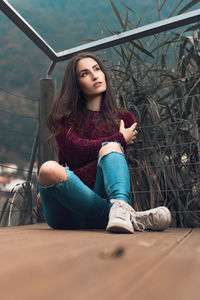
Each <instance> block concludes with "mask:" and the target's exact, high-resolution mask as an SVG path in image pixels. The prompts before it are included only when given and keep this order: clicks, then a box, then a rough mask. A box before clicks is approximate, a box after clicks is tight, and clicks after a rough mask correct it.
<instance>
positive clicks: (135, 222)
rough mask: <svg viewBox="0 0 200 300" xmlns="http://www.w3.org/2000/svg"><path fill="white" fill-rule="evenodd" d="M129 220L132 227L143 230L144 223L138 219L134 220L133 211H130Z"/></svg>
mask: <svg viewBox="0 0 200 300" xmlns="http://www.w3.org/2000/svg"><path fill="white" fill-rule="evenodd" d="M131 222H132V224H133V228H134V229H135V230H137V231H144V230H145V225H144V224H143V223H141V222H139V221H137V220H136V215H135V213H131Z"/></svg>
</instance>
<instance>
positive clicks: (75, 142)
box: [56, 128, 127, 168]
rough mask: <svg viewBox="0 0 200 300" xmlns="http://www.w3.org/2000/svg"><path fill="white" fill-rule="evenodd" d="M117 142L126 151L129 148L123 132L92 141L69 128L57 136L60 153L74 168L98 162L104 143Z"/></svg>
mask: <svg viewBox="0 0 200 300" xmlns="http://www.w3.org/2000/svg"><path fill="white" fill-rule="evenodd" d="M115 141H116V142H119V143H120V144H121V145H122V147H123V148H124V149H126V148H127V144H126V141H125V139H124V136H123V134H122V133H121V132H116V133H114V134H112V135H110V136H107V137H103V138H97V139H92V140H90V139H87V138H82V137H80V136H79V135H78V134H77V133H76V132H75V131H74V130H71V131H70V132H68V128H65V129H64V130H63V132H62V133H60V134H59V135H58V136H56V142H57V146H58V151H59V152H61V154H62V157H64V158H65V159H66V162H67V163H69V165H73V167H74V168H76V165H77V163H78V165H77V167H81V166H83V165H85V164H87V163H89V162H91V161H93V160H96V159H97V156H98V153H99V150H100V148H101V147H102V143H103V142H115Z"/></svg>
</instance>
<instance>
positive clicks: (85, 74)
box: [76, 57, 106, 98]
mask: <svg viewBox="0 0 200 300" xmlns="http://www.w3.org/2000/svg"><path fill="white" fill-rule="evenodd" d="M76 73H77V79H78V84H79V88H80V90H81V91H82V93H83V95H84V96H85V97H86V98H91V97H95V96H97V95H100V94H102V93H103V92H105V91H106V79H105V74H104V73H103V71H102V70H101V68H100V66H99V65H98V63H97V62H96V60H94V59H93V58H91V57H86V58H82V59H80V60H79V61H78V63H77V69H76Z"/></svg>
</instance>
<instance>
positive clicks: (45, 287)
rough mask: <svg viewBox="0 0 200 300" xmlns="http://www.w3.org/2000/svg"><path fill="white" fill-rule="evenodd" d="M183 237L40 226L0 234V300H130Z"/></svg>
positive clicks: (177, 233) (176, 232)
mask: <svg viewBox="0 0 200 300" xmlns="http://www.w3.org/2000/svg"><path fill="white" fill-rule="evenodd" d="M189 232H190V230H189V229H182V230H177V229H170V230H166V231H164V232H144V233H139V232H137V233H135V234H133V235H126V234H109V233H107V232H105V231H61V230H60V231H59V230H58V231H54V230H51V229H49V228H48V226H47V225H45V224H36V225H33V226H23V227H14V228H1V229H0V239H1V248H0V258H1V268H0V290H1V297H2V299H6V300H14V299H15V300H18V299H30V300H32V299H34V300H35V299H46V298H48V299H49V300H51V299H52V300H53V299H56V300H57V299H65V300H66V299H67V300H70V299H75V300H78V299H81V300H84V299H87V300H89V299H94V298H95V299H96V300H98V299H123V300H124V299H134V298H135V297H134V295H135V293H138V291H139V290H140V286H143V284H144V283H145V282H146V278H148V280H149V278H151V274H152V273H153V274H154V272H155V270H157V269H159V268H156V266H157V265H158V266H159V265H160V264H161V263H160V262H163V263H164V261H165V260H166V259H167V257H168V256H169V255H170V254H171V253H173V249H175V248H178V247H177V245H181V244H182V243H183V242H182V241H184V240H185V237H186V236H187V235H188V234H189ZM186 240H187V239H186ZM194 240H195V237H194ZM153 271H154V272H153ZM191 275H192V274H191ZM162 285H163V288H164V281H162ZM152 293H153V292H152ZM135 299H136V298H135ZM152 299H154V300H155V297H154V298H152ZM157 299H159V298H157ZM177 299H178V298H177ZM148 300H151V298H148Z"/></svg>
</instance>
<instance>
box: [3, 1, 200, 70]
mask: <svg viewBox="0 0 200 300" xmlns="http://www.w3.org/2000/svg"><path fill="white" fill-rule="evenodd" d="M0 9H1V10H2V12H3V13H4V14H5V15H6V16H7V17H8V18H9V19H10V20H11V21H12V22H13V23H14V24H15V25H16V26H17V27H19V28H20V29H21V31H23V32H24V33H25V34H26V35H27V36H28V37H29V38H30V39H31V40H32V41H33V42H34V43H35V44H36V45H37V46H38V47H39V48H40V49H41V50H42V51H43V52H44V53H45V54H46V56H48V57H49V58H50V59H51V64H50V66H49V68H48V70H47V76H49V75H50V74H51V73H52V71H53V69H54V67H55V65H56V63H57V62H60V61H64V60H67V59H69V58H71V57H72V56H73V55H74V54H76V53H78V52H81V51H98V50H102V49H106V48H109V47H113V46H116V45H120V44H122V43H126V42H129V41H133V40H137V39H140V38H144V37H147V36H150V35H152V34H156V33H161V32H164V31H167V30H170V29H173V28H178V27H182V26H185V25H187V24H191V23H195V22H198V21H200V9H197V10H194V11H191V12H188V13H184V14H181V15H179V16H175V17H171V18H168V19H165V20H162V21H158V22H154V23H152V24H149V25H145V26H141V27H139V28H136V29H132V30H128V31H125V32H122V33H119V34H115V35H112V36H109V37H106V38H103V39H99V40H97V41H94V42H90V43H87V44H84V45H81V46H77V47H74V48H71V49H68V50H63V51H61V52H55V51H54V50H53V49H52V47H51V46H50V45H49V44H48V43H47V42H46V41H45V40H44V39H43V38H42V37H41V36H40V35H39V34H38V33H37V32H36V31H35V30H34V28H33V27H32V26H31V25H30V24H29V23H28V22H27V21H26V20H25V19H24V18H23V17H22V16H21V15H20V14H19V13H18V12H17V11H16V10H15V9H14V7H13V6H12V5H11V4H10V3H8V2H7V1H6V0H0Z"/></svg>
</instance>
